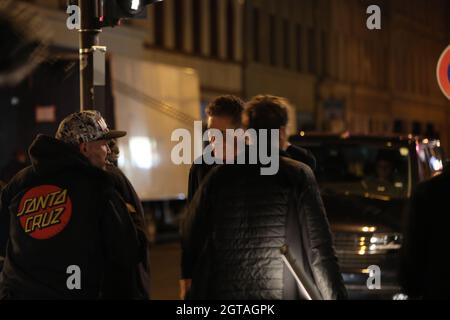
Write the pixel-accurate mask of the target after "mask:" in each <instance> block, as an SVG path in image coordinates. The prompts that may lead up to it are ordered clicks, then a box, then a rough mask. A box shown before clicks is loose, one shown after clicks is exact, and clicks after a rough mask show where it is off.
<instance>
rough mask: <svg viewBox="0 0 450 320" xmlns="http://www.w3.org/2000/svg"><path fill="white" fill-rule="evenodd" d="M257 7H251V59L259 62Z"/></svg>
mask: <svg viewBox="0 0 450 320" xmlns="http://www.w3.org/2000/svg"><path fill="white" fill-rule="evenodd" d="M259 23H260V21H259V9H258V8H253V32H252V38H253V60H254V61H255V62H259V61H260V60H261V55H260V52H259Z"/></svg>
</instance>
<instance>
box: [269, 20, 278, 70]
mask: <svg viewBox="0 0 450 320" xmlns="http://www.w3.org/2000/svg"><path fill="white" fill-rule="evenodd" d="M276 35H277V26H276V17H275V15H274V14H271V15H270V19H269V51H270V55H269V59H270V65H272V66H275V65H276V64H277V37H276Z"/></svg>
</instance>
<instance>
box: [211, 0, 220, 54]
mask: <svg viewBox="0 0 450 320" xmlns="http://www.w3.org/2000/svg"><path fill="white" fill-rule="evenodd" d="M218 10H219V8H218V5H217V0H210V1H209V25H210V28H209V30H210V36H209V38H210V49H211V51H210V54H211V56H212V57H217V56H219V28H218V26H219V21H218V17H219V12H218Z"/></svg>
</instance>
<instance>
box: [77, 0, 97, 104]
mask: <svg viewBox="0 0 450 320" xmlns="http://www.w3.org/2000/svg"><path fill="white" fill-rule="evenodd" d="M78 5H79V7H80V13H81V17H80V18H81V19H80V30H79V33H80V35H79V40H80V111H83V110H92V109H95V102H94V101H95V100H94V48H93V47H94V46H97V45H98V44H99V38H98V35H99V33H100V32H101V31H102V30H101V29H100V28H99V26H98V22H97V19H96V17H95V13H96V12H97V7H96V6H97V1H93V0H79V1H78Z"/></svg>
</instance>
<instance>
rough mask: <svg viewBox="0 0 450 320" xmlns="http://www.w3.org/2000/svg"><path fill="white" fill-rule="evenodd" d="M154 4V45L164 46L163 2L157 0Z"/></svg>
mask: <svg viewBox="0 0 450 320" xmlns="http://www.w3.org/2000/svg"><path fill="white" fill-rule="evenodd" d="M154 6H155V19H154V26H155V27H154V28H153V30H155V45H156V46H160V47H162V46H164V34H165V32H164V29H165V26H164V9H165V2H164V1H163V2H157V3H155V4H154Z"/></svg>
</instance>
